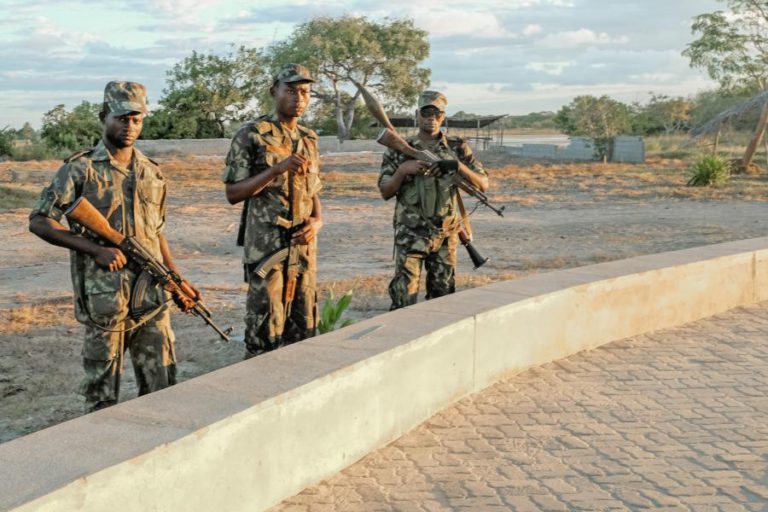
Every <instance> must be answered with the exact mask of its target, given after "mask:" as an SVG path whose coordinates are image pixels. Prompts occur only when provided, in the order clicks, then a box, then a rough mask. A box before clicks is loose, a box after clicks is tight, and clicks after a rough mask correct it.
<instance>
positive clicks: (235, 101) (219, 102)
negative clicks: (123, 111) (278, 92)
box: [147, 47, 263, 138]
mask: <svg viewBox="0 0 768 512" xmlns="http://www.w3.org/2000/svg"><path fill="white" fill-rule="evenodd" d="M261 62H262V58H261V56H260V55H259V53H258V51H256V50H254V49H248V48H245V47H240V48H239V49H238V50H237V51H236V52H230V53H229V54H228V55H225V56H218V55H213V54H208V55H205V54H201V53H197V52H192V55H190V56H189V57H187V58H186V59H184V60H183V61H181V62H179V63H177V64H176V65H174V66H173V68H172V69H171V70H169V71H168V76H167V78H166V86H167V87H166V89H165V90H164V91H163V93H164V97H163V98H162V99H161V100H160V105H161V106H162V109H161V112H156V113H155V114H154V115H153V116H151V117H154V119H152V120H151V121H150V122H149V124H150V126H149V132H150V133H149V135H154V136H155V137H167V138H190V137H195V138H209V137H225V136H226V135H227V125H228V124H229V123H232V122H238V121H241V120H243V119H245V118H247V117H249V116H250V115H252V114H253V112H254V111H255V109H256V107H257V101H256V100H257V95H258V90H259V86H260V84H261V83H263V80H262V81H261V82H260V78H261V72H262V69H261ZM155 116H156V117H155ZM148 120H149V119H148ZM147 138H149V136H147Z"/></svg>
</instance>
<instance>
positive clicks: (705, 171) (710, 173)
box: [688, 156, 731, 187]
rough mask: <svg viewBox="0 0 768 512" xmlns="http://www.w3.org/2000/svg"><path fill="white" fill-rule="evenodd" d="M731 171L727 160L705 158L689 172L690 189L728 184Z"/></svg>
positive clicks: (713, 157) (714, 157)
mask: <svg viewBox="0 0 768 512" xmlns="http://www.w3.org/2000/svg"><path fill="white" fill-rule="evenodd" d="M730 176H731V169H730V166H729V164H728V162H726V161H725V160H723V159H722V158H719V157H716V156H705V157H703V158H701V159H700V160H699V161H698V162H696V163H695V164H694V166H693V167H692V168H691V170H690V172H689V179H688V186H689V187H717V186H720V185H724V184H726V183H728V179H729V178H730Z"/></svg>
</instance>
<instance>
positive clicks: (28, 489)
mask: <svg viewBox="0 0 768 512" xmlns="http://www.w3.org/2000/svg"><path fill="white" fill-rule="evenodd" d="M766 285H768V238H762V239H754V240H746V241H741V242H733V243H727V244H720V245H714V246H708V247H702V248H696V249H690V250H684V251H677V252H671V253H664V254H657V255H651V256H642V257H637V258H632V259H628V260H623V261H616V262H610V263H603V264H600V265H593V266H589V267H581V268H576V269H571V270H564V271H559V272H552V273H548V274H540V275H537V276H532V277H528V278H524V279H518V280H515V281H507V282H503V283H496V284H492V285H490V286H486V287H483V288H476V289H473V290H468V291H465V292H462V293H458V294H455V295H453V296H449V297H443V298H441V299H436V300H432V301H429V302H424V303H420V304H418V305H416V306H413V307H410V308H406V309H403V310H400V311H396V312H392V313H388V314H385V315H381V316H378V317H376V318H372V319H369V320H366V321H363V322H360V323H358V324H355V325H353V326H350V327H348V328H346V329H342V330H340V331H336V332H333V333H330V334H327V335H323V336H318V337H317V338H313V339H311V340H307V341H305V342H302V343H299V344H296V345H293V346H290V347H286V348H284V349H281V350H279V351H276V352H273V353H270V354H267V355H264V356H261V357H258V358H255V359H251V360H249V361H244V362H242V363H239V364H236V365H233V366H231V367H228V368H224V369H222V370H219V371H216V372H213V373H210V374H208V375H205V376H203V377H199V378H196V379H192V380H190V381H187V382H184V383H182V384H180V385H178V386H175V387H173V388H171V389H167V390H164V391H161V392H158V393H155V394H152V395H148V396H145V397H142V398H139V399H136V400H131V401H128V402H126V403H123V404H120V405H118V406H115V407H112V408H110V409H106V410H103V411H100V412H97V413H94V414H90V415H87V416H84V417H81V418H78V419H75V420H72V421H69V422H66V423H63V424H60V425H57V426H55V427H52V428H49V429H46V430H43V431H40V432H36V433H34V434H31V435H28V436H25V437H23V438H20V439H17V440H15V441H11V442H9V443H6V444H4V445H0V461H2V462H0V464H2V466H1V467H0V510H15V511H32V510H34V511H59V510H93V511H101V510H107V509H112V508H114V506H115V504H118V503H119V504H120V510H125V511H131V510H137V511H139V510H142V511H144V510H200V511H207V510H227V511H238V510H243V511H245V510H247V511H254V510H261V509H264V508H266V507H268V506H271V505H274V504H275V503H278V502H279V501H280V500H281V499H283V498H285V497H288V496H291V495H293V494H295V493H297V492H299V491H300V490H301V489H303V488H304V487H306V486H308V485H310V484H312V483H314V482H317V481H319V480H320V479H322V478H324V477H327V476H330V475H332V474H334V473H336V472H338V471H339V470H340V469H342V468H344V467H346V466H347V465H349V464H351V463H353V462H355V461H356V460H358V459H360V458H361V457H363V456H364V455H365V454H366V453H368V452H369V451H370V450H372V449H374V448H377V447H379V446H382V445H384V444H386V443H388V442H390V441H392V440H394V439H396V438H397V437H399V436H400V435H402V434H403V433H405V432H407V431H408V430H410V429H411V428H413V427H414V426H416V425H418V424H419V423H421V422H423V421H424V420H426V419H427V418H429V417H430V416H431V415H433V414H434V413H435V412H436V411H438V410H440V409H441V408H444V407H446V406H447V405H449V404H450V403H452V402H453V401H455V400H457V399H459V398H460V397H462V396H464V395H467V394H469V393H472V392H475V391H477V390H480V389H482V388H484V387H486V386H488V385H489V384H491V383H493V382H494V381H496V380H498V379H500V378H502V377H504V376H507V375H510V374H513V373H516V372H520V371H522V370H524V369H526V368H529V367H531V366H534V365H539V364H543V363H545V362H549V361H552V360H554V359H558V358H561V357H565V356H568V355H570V354H573V353H575V352H578V351H580V350H588V349H591V348H594V347H597V346H599V345H601V344H604V343H607V342H610V341H612V340H616V339H620V338H624V337H627V336H632V335H636V334H639V333H643V332H647V331H651V330H654V329H660V328H665V327H671V326H675V325H679V324H683V323H686V322H690V321H693V320H697V319H699V318H702V317H706V316H709V315H713V314H716V313H719V312H722V311H725V310H728V309H730V308H733V307H736V306H739V305H741V304H746V303H751V302H756V301H762V300H766V299H768V286H766Z"/></svg>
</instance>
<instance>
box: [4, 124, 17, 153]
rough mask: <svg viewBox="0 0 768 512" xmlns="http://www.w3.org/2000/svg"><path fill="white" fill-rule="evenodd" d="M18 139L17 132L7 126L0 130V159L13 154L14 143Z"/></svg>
mask: <svg viewBox="0 0 768 512" xmlns="http://www.w3.org/2000/svg"><path fill="white" fill-rule="evenodd" d="M15 139H16V130H14V129H13V128H9V127H8V126H6V127H5V128H3V129H0V157H3V156H11V155H12V154H13V141H14V140H15Z"/></svg>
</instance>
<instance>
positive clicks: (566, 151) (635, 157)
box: [493, 136, 645, 163]
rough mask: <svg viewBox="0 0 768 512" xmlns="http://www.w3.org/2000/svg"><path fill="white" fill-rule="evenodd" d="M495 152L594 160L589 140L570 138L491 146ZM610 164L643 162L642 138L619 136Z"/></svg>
mask: <svg viewBox="0 0 768 512" xmlns="http://www.w3.org/2000/svg"><path fill="white" fill-rule="evenodd" d="M493 148H494V149H495V150H497V151H504V152H505V153H507V154H510V155H515V156H522V157H524V158H543V159H548V160H558V161H566V162H585V161H586V162H589V161H594V160H595V148H594V145H593V144H592V141H591V139H588V138H585V137H571V139H570V143H569V144H567V145H563V144H523V145H522V146H493ZM611 162H624V163H643V162H645V142H644V141H643V138H642V137H634V136H619V137H616V139H615V140H614V145H613V154H612V156H611Z"/></svg>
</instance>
